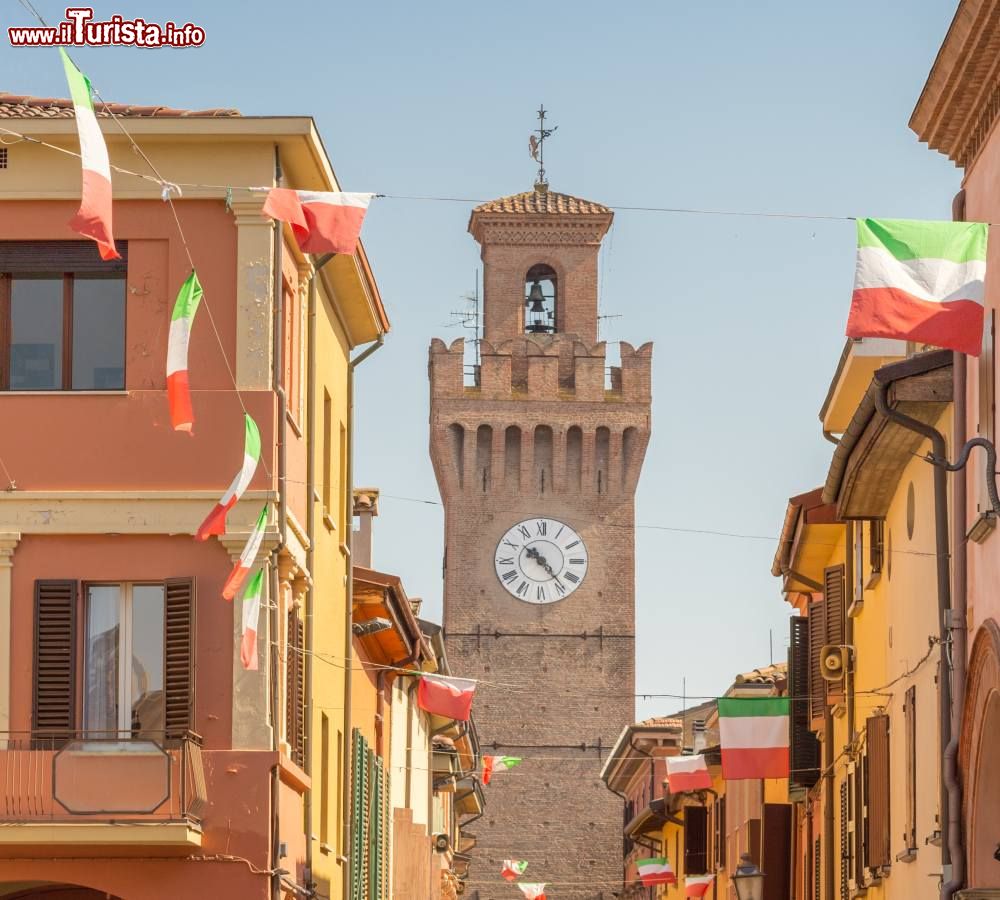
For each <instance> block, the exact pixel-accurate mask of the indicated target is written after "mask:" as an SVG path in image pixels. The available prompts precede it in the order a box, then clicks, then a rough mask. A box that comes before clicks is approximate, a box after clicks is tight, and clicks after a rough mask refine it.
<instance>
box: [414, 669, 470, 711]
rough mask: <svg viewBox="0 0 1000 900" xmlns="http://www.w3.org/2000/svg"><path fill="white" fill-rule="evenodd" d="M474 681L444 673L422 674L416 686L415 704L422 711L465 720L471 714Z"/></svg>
mask: <svg viewBox="0 0 1000 900" xmlns="http://www.w3.org/2000/svg"><path fill="white" fill-rule="evenodd" d="M475 692H476V682H475V681H473V680H471V679H469V678H451V677H449V676H446V675H422V676H421V677H420V686H419V687H418V688H417V704H418V705H419V706H420V708H421V709H422V710H423V711H424V712H429V713H431V714H432V715H435V716H444V717H445V718H447V719H454V720H455V721H456V722H467V721H468V720H469V718H470V717H471V716H472V697H473V695H474V694H475Z"/></svg>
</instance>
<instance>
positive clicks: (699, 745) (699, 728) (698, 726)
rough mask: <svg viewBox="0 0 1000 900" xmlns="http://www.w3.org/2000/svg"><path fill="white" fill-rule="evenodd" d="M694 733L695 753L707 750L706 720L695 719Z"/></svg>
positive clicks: (692, 724)
mask: <svg viewBox="0 0 1000 900" xmlns="http://www.w3.org/2000/svg"><path fill="white" fill-rule="evenodd" d="M691 731H692V733H693V743H694V752H695V753H701V752H702V751H703V750H704V749H705V743H706V741H705V720H704V719H695V720H694V722H692V723H691Z"/></svg>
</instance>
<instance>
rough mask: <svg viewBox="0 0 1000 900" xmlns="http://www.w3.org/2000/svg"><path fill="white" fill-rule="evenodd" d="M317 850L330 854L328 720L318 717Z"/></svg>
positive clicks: (322, 716)
mask: <svg viewBox="0 0 1000 900" xmlns="http://www.w3.org/2000/svg"><path fill="white" fill-rule="evenodd" d="M319 743H320V749H319V753H320V756H319V771H320V777H319V849H320V850H322V851H323V852H324V853H329V852H330V718H329V717H328V716H327V714H326V713H322V715H321V717H320V735H319Z"/></svg>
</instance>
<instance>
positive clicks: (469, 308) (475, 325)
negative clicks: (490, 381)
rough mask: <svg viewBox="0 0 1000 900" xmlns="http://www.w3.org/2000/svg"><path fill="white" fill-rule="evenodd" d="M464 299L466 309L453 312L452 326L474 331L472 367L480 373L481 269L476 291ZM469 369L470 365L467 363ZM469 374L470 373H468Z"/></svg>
mask: <svg viewBox="0 0 1000 900" xmlns="http://www.w3.org/2000/svg"><path fill="white" fill-rule="evenodd" d="M462 299H463V300H464V301H465V303H466V307H465V309H461V310H453V311H452V312H451V313H450V315H451V317H452V319H454V320H455V321H453V322H452V323H451V324H452V326H456V325H457V326H461V327H462V328H466V329H469V330H470V331H472V340H471V341H469V343H470V344H471V345H472V366H473V367H474V373H478V371H479V363H480V360H479V330H480V327H481V322H480V302H479V269H476V284H475V289H474V290H473V291H471V292H470V293H467V294H463V295H462ZM466 367H467V368H468V363H466ZM466 374H468V372H467V373H466ZM476 377H477V378H478V375H476Z"/></svg>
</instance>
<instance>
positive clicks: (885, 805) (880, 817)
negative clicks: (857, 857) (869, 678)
mask: <svg viewBox="0 0 1000 900" xmlns="http://www.w3.org/2000/svg"><path fill="white" fill-rule="evenodd" d="M866 733H867V735H866V743H867V755H868V763H867V772H866V775H865V782H866V785H867V788H868V790H867V793H868V835H867V837H868V841H867V845H868V866H869V867H870V868H872V869H878V868H880V867H881V866H888V865H890V864H891V862H892V861H891V859H890V857H889V835H890V833H891V832H890V820H889V774H890V773H889V717H888V716H885V715H882V716H871V717H870V718H869V719H868V721H867V722H866Z"/></svg>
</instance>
